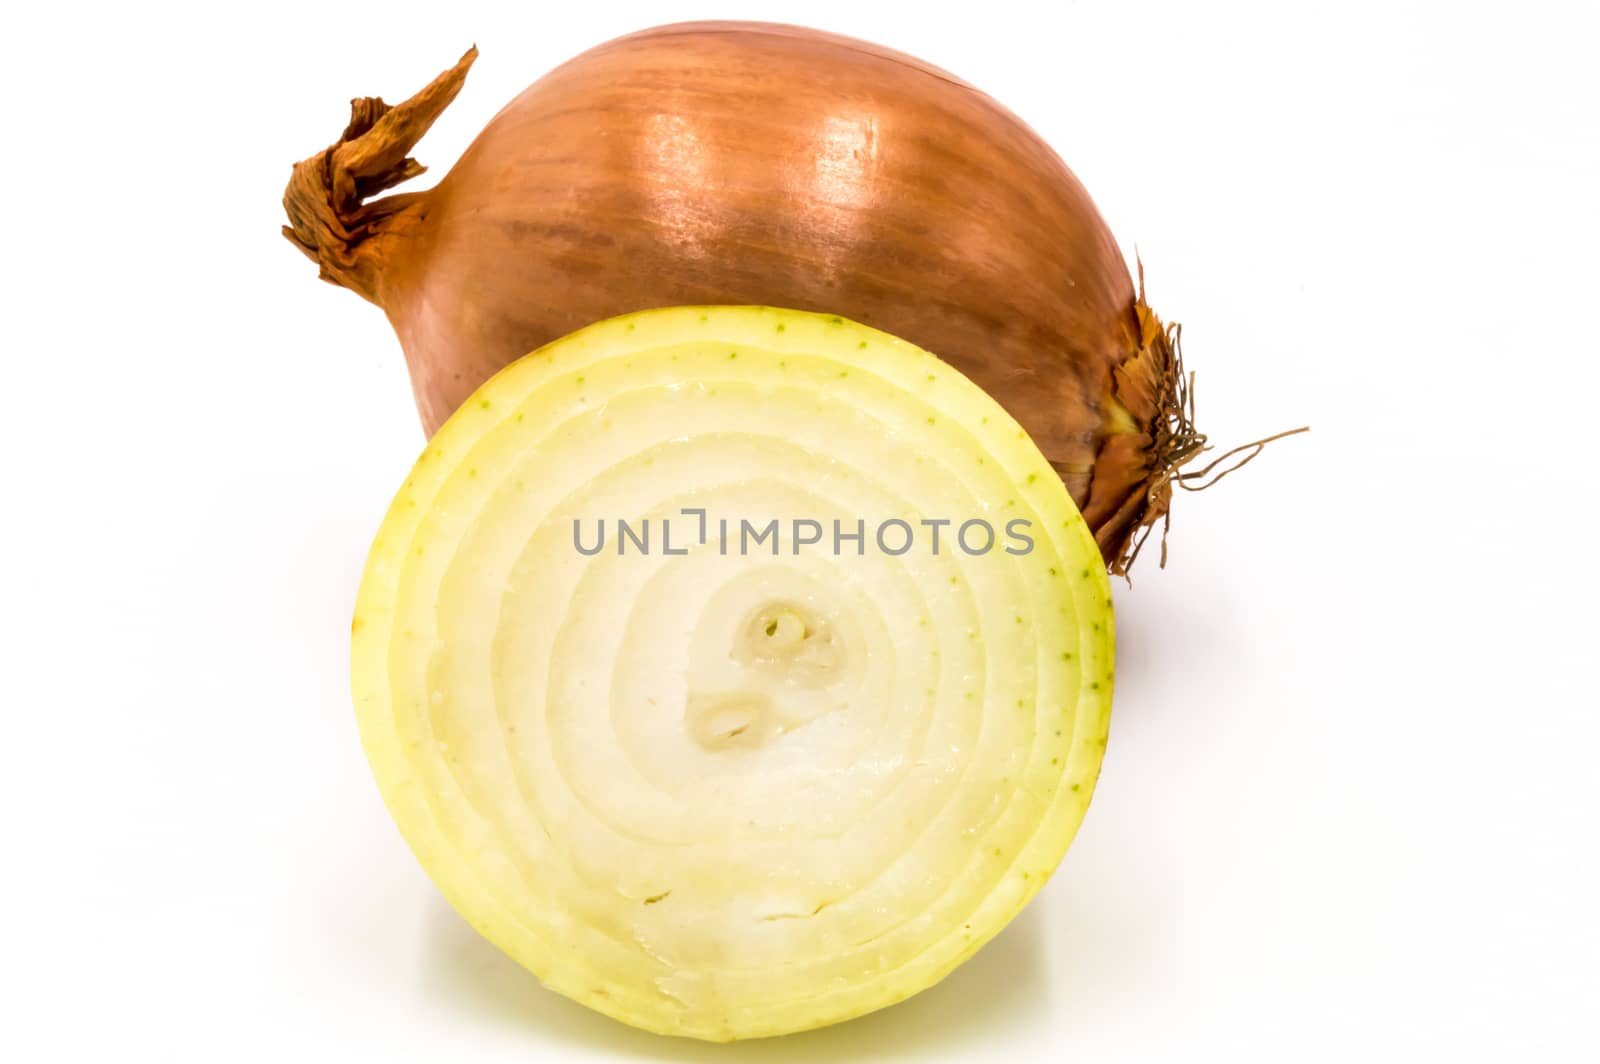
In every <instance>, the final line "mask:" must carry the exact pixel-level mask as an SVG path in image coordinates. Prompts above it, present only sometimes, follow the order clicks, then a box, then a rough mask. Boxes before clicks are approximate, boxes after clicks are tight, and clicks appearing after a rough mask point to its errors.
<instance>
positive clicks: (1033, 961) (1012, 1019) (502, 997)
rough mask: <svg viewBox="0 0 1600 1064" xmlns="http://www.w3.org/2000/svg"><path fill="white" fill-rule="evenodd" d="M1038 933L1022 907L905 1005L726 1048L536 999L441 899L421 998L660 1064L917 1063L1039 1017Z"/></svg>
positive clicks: (1035, 920)
mask: <svg viewBox="0 0 1600 1064" xmlns="http://www.w3.org/2000/svg"><path fill="white" fill-rule="evenodd" d="M1044 925H1045V914H1044V912H1043V910H1042V909H1041V907H1040V906H1039V905H1037V904H1035V905H1031V906H1029V907H1028V909H1027V910H1025V911H1024V912H1023V913H1022V915H1020V916H1019V917H1017V918H1016V919H1015V920H1013V921H1012V922H1011V924H1010V925H1009V926H1008V927H1007V928H1006V929H1005V930H1004V931H1002V932H1001V933H1000V934H999V935H998V936H997V937H996V938H995V939H994V941H992V942H990V943H989V944H988V945H987V946H985V947H984V948H983V949H982V950H980V951H979V952H978V954H977V955H976V956H975V957H973V958H972V959H971V960H969V961H968V962H967V963H966V964H964V965H962V966H961V967H960V968H958V969H956V970H955V971H954V972H953V973H951V974H950V975H949V976H948V977H946V978H945V980H944V981H943V982H941V983H939V984H938V985H936V986H934V987H931V988H930V989H928V990H925V991H923V992H922V993H921V994H918V995H917V996H915V997H913V998H911V999H910V1000H909V1001H906V1002H903V1003H901V1004H899V1005H894V1006H891V1007H890V1008H887V1009H883V1010H880V1011H878V1012H874V1013H871V1014H869V1015H867V1016H863V1017H861V1018H859V1019H855V1020H851V1021H849V1022H847V1023H841V1024H835V1025H834V1026H832V1027H825V1028H822V1029H821V1030H817V1031H807V1032H804V1033H802V1034H793V1035H787V1036H784V1037H781V1038H766V1039H761V1040H758V1041H751V1042H739V1043H737V1044H736V1045H734V1046H727V1045H713V1044H710V1043H705V1042H696V1041H693V1040H690V1039H683V1038H662V1037H659V1036H657V1035H652V1034H647V1033H645V1032H643V1031H638V1030H635V1029H633V1028H631V1027H628V1026H625V1025H624V1024H621V1023H618V1022H617V1021H615V1020H612V1019H609V1018H607V1017H605V1016H601V1015H599V1014H598V1013H595V1012H592V1011H590V1010H589V1009H587V1008H585V1007H583V1006H581V1005H578V1004H576V1003H574V1002H572V1001H569V1000H568V999H566V998H564V997H562V996H561V995H559V994H556V993H554V992H552V991H549V990H546V989H545V988H544V987H543V986H542V985H540V983H539V982H538V980H536V979H535V978H534V977H533V976H532V975H530V974H529V973H528V972H527V971H525V970H524V969H523V968H522V967H521V966H519V965H518V964H517V963H516V962H515V961H513V960H511V958H509V957H507V956H506V955H505V954H503V953H501V952H500V951H499V950H498V949H497V948H495V947H494V946H493V945H491V944H490V943H489V942H487V941H486V940H484V939H483V938H482V937H481V936H479V935H478V934H477V932H475V931H473V930H472V928H471V927H470V926H469V925H468V924H467V923H466V922H465V921H464V920H462V919H461V918H460V917H459V916H458V915H456V913H455V912H454V911H453V910H451V909H450V907H449V906H448V905H446V904H445V903H444V902H443V901H442V900H437V901H435V902H434V903H433V905H432V907H431V909H430V912H429V914H428V928H427V942H426V944H425V945H426V957H425V961H424V965H425V970H426V972H427V973H428V976H427V978H428V980H429V983H430V986H429V990H430V994H431V996H432V997H433V998H434V999H435V1000H437V1001H439V1002H440V1003H441V1004H442V1005H445V1006H446V1007H454V1008H457V1009H460V1010H461V1011H462V1012H465V1013H471V1014H473V1015H475V1016H477V1017H478V1018H479V1019H481V1020H483V1021H487V1022H491V1023H496V1024H501V1025H504V1026H507V1027H517V1028H521V1029H523V1030H525V1031H526V1032H527V1033H528V1035H529V1037H530V1038H539V1039H540V1040H561V1041H568V1042H578V1043H583V1044H585V1045H587V1046H589V1047H591V1048H594V1049H597V1050H605V1051H609V1052H613V1053H629V1054H632V1055H634V1056H638V1057H643V1058H650V1059H656V1060H669V1061H691V1062H693V1061H717V1062H726V1061H729V1060H734V1059H738V1060H740V1061H745V1060H757V1061H771V1062H775V1064H777V1062H783V1061H805V1062H808V1064H809V1062H811V1061H815V1060H826V1059H833V1058H838V1057H843V1056H844V1055H846V1054H850V1055H870V1056H872V1057H874V1058H882V1059H895V1058H901V1059H920V1058H922V1057H926V1056H929V1055H932V1054H933V1052H934V1051H935V1050H936V1049H938V1050H948V1049H949V1048H951V1047H953V1046H958V1045H959V1044H960V1043H962V1042H968V1041H978V1040H981V1039H984V1038H986V1037H989V1036H991V1035H992V1034H993V1033H994V1032H995V1031H996V1030H999V1029H1005V1028H1013V1029H1014V1028H1015V1027H1016V1026H1017V1025H1019V1024H1025V1023H1027V1022H1028V1021H1029V1020H1030V1019H1034V1018H1037V1017H1038V1016H1040V1015H1041V1014H1042V1013H1043V1012H1044V1011H1045V1010H1046V1009H1047V1008H1048V1006H1049V1000H1050V993H1049V986H1048V978H1049V976H1048V969H1047V967H1046V964H1045V953H1046V950H1047V948H1048V943H1047V942H1046V939H1047V938H1048V935H1047V934H1046V932H1045V928H1044Z"/></svg>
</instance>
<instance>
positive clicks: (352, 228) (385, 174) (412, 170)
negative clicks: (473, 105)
mask: <svg viewBox="0 0 1600 1064" xmlns="http://www.w3.org/2000/svg"><path fill="white" fill-rule="evenodd" d="M477 57H478V50H477V48H476V47H474V48H471V49H468V51H467V53H466V54H465V55H463V56H462V57H461V60H460V61H459V62H458V63H456V65H455V66H454V67H452V68H450V69H449V70H447V71H445V72H444V73H442V74H440V75H439V76H438V77H436V78H434V79H433V81H432V82H430V83H429V84H428V86H427V87H426V88H424V89H423V90H422V91H421V92H419V93H417V94H416V95H415V96H413V97H411V98H410V99H409V100H406V101H405V102H404V103H401V104H399V105H397V106H394V107H391V106H390V105H388V104H386V103H384V102H383V100H381V99H379V98H377V97H375V96H364V97H360V98H358V99H355V100H352V101H351V102H350V123H349V125H347V126H346V127H345V130H344V132H343V133H342V134H340V136H339V139H338V140H337V141H336V142H335V143H334V144H332V145H331V146H329V147H328V148H325V149H324V150H322V151H320V152H318V153H317V154H315V155H313V156H311V157H310V158H309V159H303V160H301V161H300V162H298V163H295V165H294V170H293V172H292V173H291V174H290V177H289V185H288V187H287V188H286V189H285V190H284V193H283V209H284V212H285V213H286V214H288V216H289V224H288V225H286V226H284V227H283V235H284V236H285V237H287V238H288V239H289V241H290V242H291V243H293V244H294V245H295V246H296V247H298V248H299V249H300V250H301V251H302V252H303V253H304V254H305V255H306V257H307V258H309V259H311V260H312V261H313V262H315V263H317V265H318V267H319V268H320V271H321V277H322V279H323V280H324V281H329V282H331V283H333V284H337V285H341V286H343V287H345V288H348V289H350V290H351V291H352V292H355V293H356V294H357V295H359V296H361V297H362V298H363V299H366V300H368V301H370V302H373V303H378V302H379V288H378V286H379V273H380V268H381V265H382V261H383V256H382V254H381V253H380V251H381V242H380V241H378V239H377V238H379V237H382V236H384V235H387V234H392V233H393V232H394V231H395V230H396V229H397V228H403V224H402V220H403V219H405V218H408V217H410V216H411V215H412V213H413V212H412V208H415V207H418V206H419V205H420V201H421V199H422V194H420V193H402V194H399V195H394V196H385V197H383V198H381V199H375V200H374V199H370V197H372V196H375V195H377V194H378V193H380V192H383V191H385V190H387V189H390V188H393V187H394V186H395V185H398V184H400V183H401V182H403V181H408V180H410V179H411V178H413V177H416V176H417V175H418V174H420V173H422V172H423V171H424V170H425V169H426V168H425V167H424V166H423V165H422V164H421V163H419V162H417V160H415V159H413V158H411V157H410V155H409V152H410V151H411V149H412V148H413V147H415V146H416V143H417V141H419V140H421V139H422V136H423V134H425V133H426V132H427V131H428V128H429V127H430V126H432V125H433V123H434V120H435V119H437V118H438V117H439V115H440V114H442V113H443V112H444V109H445V108H446V107H448V106H450V103H451V101H452V100H454V99H455V98H456V94H457V93H459V92H460V91H461V86H462V84H463V83H464V82H465V81H466V77H467V71H468V70H469V69H470V68H471V66H472V63H473V61H474V60H476V59H477Z"/></svg>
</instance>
